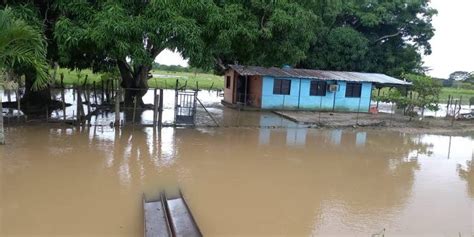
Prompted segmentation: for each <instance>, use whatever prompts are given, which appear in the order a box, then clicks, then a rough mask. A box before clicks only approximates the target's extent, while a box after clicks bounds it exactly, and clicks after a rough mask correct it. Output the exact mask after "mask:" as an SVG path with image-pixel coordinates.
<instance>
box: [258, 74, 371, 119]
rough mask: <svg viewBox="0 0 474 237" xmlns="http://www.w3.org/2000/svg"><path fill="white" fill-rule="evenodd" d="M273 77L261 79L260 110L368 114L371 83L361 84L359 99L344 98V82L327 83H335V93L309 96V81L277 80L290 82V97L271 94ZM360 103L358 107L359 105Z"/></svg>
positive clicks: (331, 82) (330, 82) (329, 82)
mask: <svg viewBox="0 0 474 237" xmlns="http://www.w3.org/2000/svg"><path fill="white" fill-rule="evenodd" d="M273 79H274V78H273V77H263V79H262V80H263V83H262V108H263V109H302V110H332V109H333V107H334V109H335V110H336V111H353V112H355V111H360V112H368V111H369V107H370V97H371V93H372V83H370V82H364V83H362V91H361V97H360V98H346V82H344V81H337V82H336V81H327V82H328V84H334V83H337V84H338V85H339V89H338V90H337V91H336V92H329V91H327V92H326V96H310V95H309V89H310V84H311V80H310V79H295V78H279V79H288V80H291V90H290V95H274V94H273ZM359 103H360V105H359Z"/></svg>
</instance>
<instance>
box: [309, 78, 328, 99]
mask: <svg viewBox="0 0 474 237" xmlns="http://www.w3.org/2000/svg"><path fill="white" fill-rule="evenodd" d="M309 95H312V96H326V82H325V81H311V85H310V87H309Z"/></svg>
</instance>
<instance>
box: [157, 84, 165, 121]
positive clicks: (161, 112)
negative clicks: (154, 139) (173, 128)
mask: <svg viewBox="0 0 474 237" xmlns="http://www.w3.org/2000/svg"><path fill="white" fill-rule="evenodd" d="M163 97H164V96H163V89H160V103H159V106H160V108H159V113H158V127H160V128H161V125H162V124H163Z"/></svg>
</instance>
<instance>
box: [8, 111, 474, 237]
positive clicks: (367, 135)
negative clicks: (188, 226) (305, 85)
mask: <svg viewBox="0 0 474 237" xmlns="http://www.w3.org/2000/svg"><path fill="white" fill-rule="evenodd" d="M249 117H250V120H255V121H256V122H259V121H260V122H262V121H267V122H268V121H270V122H272V121H273V122H275V123H282V121H278V118H275V117H271V116H270V117H269V116H268V115H265V116H262V117H263V118H262V117H258V116H257V115H256V114H250V116H249ZM245 121H247V120H245ZM6 136H7V138H8V139H7V141H8V144H7V145H5V146H0V167H1V169H0V185H1V186H0V236H143V211H142V203H141V202H142V195H143V194H146V195H147V196H153V195H157V194H158V192H159V191H160V190H162V189H166V190H167V191H170V192H174V191H176V190H177V187H178V186H179V187H180V188H181V189H182V191H183V193H184V195H185V197H186V198H187V200H188V204H189V206H190V208H191V210H192V212H193V215H194V217H195V219H196V221H197V223H198V225H199V227H200V228H201V231H202V232H203V234H204V236H371V235H372V234H376V233H383V230H384V229H385V232H384V233H385V236H400V235H403V236H421V235H425V236H459V235H461V236H470V235H472V233H474V209H473V203H474V167H473V166H474V157H473V156H474V155H473V153H474V138H473V137H474V136H473V135H470V136H469V135H467V136H436V135H413V134H411V135H408V134H403V133H398V132H388V131H381V130H340V129H336V130H329V129H322V130H315V129H304V128H297V127H291V126H290V128H271V126H269V127H268V128H260V129H257V128H198V129H178V128H163V129H162V130H161V132H159V131H158V130H154V129H152V128H135V129H133V128H125V129H122V130H119V131H117V132H115V131H114V130H113V129H111V128H108V127H90V128H84V129H73V128H65V127H59V128H46V127H40V126H24V127H10V128H8V129H7V134H6Z"/></svg>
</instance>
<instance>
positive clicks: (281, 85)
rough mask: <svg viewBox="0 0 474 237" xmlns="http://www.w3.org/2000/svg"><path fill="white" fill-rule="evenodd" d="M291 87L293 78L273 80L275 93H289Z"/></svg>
mask: <svg viewBox="0 0 474 237" xmlns="http://www.w3.org/2000/svg"><path fill="white" fill-rule="evenodd" d="M290 89H291V80H286V79H275V80H273V94H275V95H289V94H290Z"/></svg>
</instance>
